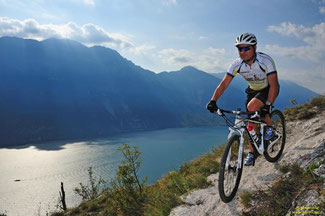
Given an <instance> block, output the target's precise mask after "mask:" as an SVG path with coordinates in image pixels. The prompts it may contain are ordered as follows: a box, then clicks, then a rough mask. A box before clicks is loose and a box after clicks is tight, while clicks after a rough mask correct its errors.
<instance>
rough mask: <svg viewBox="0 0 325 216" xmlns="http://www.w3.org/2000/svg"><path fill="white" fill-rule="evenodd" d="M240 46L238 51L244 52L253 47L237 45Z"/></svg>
mask: <svg viewBox="0 0 325 216" xmlns="http://www.w3.org/2000/svg"><path fill="white" fill-rule="evenodd" d="M237 48H238V51H239V52H241V51H242V50H244V52H246V51H248V50H250V49H251V47H250V46H249V47H237Z"/></svg>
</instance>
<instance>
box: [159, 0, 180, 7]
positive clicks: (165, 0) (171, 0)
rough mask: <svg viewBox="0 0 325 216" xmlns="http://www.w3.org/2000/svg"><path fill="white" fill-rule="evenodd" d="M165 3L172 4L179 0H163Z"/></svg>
mask: <svg viewBox="0 0 325 216" xmlns="http://www.w3.org/2000/svg"><path fill="white" fill-rule="evenodd" d="M162 3H163V5H167V6H171V5H176V4H177V0H162Z"/></svg>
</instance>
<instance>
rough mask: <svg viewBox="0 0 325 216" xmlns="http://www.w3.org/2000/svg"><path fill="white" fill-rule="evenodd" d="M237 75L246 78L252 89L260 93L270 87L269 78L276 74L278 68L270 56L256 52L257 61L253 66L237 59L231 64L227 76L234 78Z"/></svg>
mask: <svg viewBox="0 0 325 216" xmlns="http://www.w3.org/2000/svg"><path fill="white" fill-rule="evenodd" d="M237 73H239V74H240V75H242V76H243V77H244V79H245V80H246V81H247V82H248V84H249V87H250V88H251V89H253V90H255V91H258V90H261V89H264V88H266V87H267V86H268V85H269V83H268V80H267V76H268V75H270V74H273V73H276V67H275V63H274V61H273V59H272V58H271V57H270V56H269V55H266V54H264V53H261V52H256V59H255V61H254V62H253V64H252V65H251V66H249V65H248V64H246V63H245V62H244V61H243V60H242V59H241V58H237V59H236V60H234V61H233V62H232V63H231V64H230V66H229V68H228V70H227V74H228V75H230V76H232V77H234V76H236V74H237Z"/></svg>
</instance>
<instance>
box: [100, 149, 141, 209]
mask: <svg viewBox="0 0 325 216" xmlns="http://www.w3.org/2000/svg"><path fill="white" fill-rule="evenodd" d="M118 150H120V151H121V152H122V154H123V156H124V160H122V162H121V165H119V166H118V170H117V173H116V177H115V179H113V180H112V181H111V182H110V184H111V187H108V188H107V189H106V190H107V192H108V193H107V196H108V197H110V198H111V199H110V200H111V202H112V206H114V208H115V212H122V214H123V215H142V213H143V204H144V203H145V200H146V198H147V195H146V186H145V182H146V180H147V177H145V178H144V179H143V180H142V181H140V180H139V174H138V171H139V169H140V165H141V163H142V160H141V158H140V155H141V152H140V151H139V150H138V148H137V147H136V146H133V147H130V146H129V145H128V144H124V145H123V146H122V147H120V148H119V149H118Z"/></svg>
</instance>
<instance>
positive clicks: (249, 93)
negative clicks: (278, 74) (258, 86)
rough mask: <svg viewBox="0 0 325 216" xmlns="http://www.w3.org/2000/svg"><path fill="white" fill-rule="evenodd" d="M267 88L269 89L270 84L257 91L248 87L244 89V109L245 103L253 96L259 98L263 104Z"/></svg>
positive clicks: (266, 96) (267, 93) (267, 94)
mask: <svg viewBox="0 0 325 216" xmlns="http://www.w3.org/2000/svg"><path fill="white" fill-rule="evenodd" d="M269 90H270V86H268V87H266V88H264V89H262V90H259V91H255V90H253V89H251V88H250V87H248V88H247V89H246V91H245V92H246V94H247V97H246V104H245V105H246V110H247V105H248V103H249V102H250V101H251V100H252V99H253V98H257V99H259V100H260V101H262V102H263V103H264V104H265V102H266V100H267V98H268V96H269Z"/></svg>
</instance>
